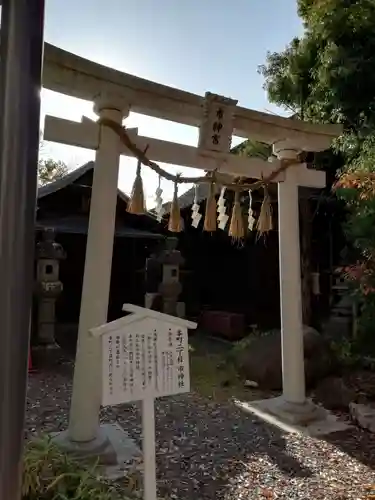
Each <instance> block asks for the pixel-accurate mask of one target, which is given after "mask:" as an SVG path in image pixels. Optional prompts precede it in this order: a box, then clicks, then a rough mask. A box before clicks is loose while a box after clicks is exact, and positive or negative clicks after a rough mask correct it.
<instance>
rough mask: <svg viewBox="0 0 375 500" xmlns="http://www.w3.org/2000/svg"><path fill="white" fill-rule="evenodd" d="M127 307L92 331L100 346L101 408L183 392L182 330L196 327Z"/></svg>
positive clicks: (186, 387)
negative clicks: (127, 312)
mask: <svg viewBox="0 0 375 500" xmlns="http://www.w3.org/2000/svg"><path fill="white" fill-rule="evenodd" d="M124 307H125V306H124ZM127 307H128V308H130V309H131V312H132V313H133V314H131V315H129V316H125V317H124V318H121V319H119V320H116V321H113V322H112V323H108V324H106V325H103V326H101V327H99V328H96V329H94V330H92V332H93V334H94V335H95V336H101V338H102V343H103V350H102V353H103V357H102V404H103V406H109V405H116V404H121V403H128V402H131V401H139V400H143V399H144V398H146V397H152V398H157V397H162V396H170V395H173V394H179V393H184V392H189V391H190V372H189V349H188V328H195V327H196V324H195V323H192V322H189V321H186V320H183V319H180V318H176V317H173V316H169V315H166V314H161V313H158V312H156V311H151V310H149V309H144V308H142V307H137V306H132V305H130V304H129V305H127Z"/></svg>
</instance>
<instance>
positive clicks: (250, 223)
mask: <svg viewBox="0 0 375 500" xmlns="http://www.w3.org/2000/svg"><path fill="white" fill-rule="evenodd" d="M252 204H253V199H252V196H251V190H249V217H248V228H249V231H252V230H253V228H254V223H255V219H254V216H253V209H252Z"/></svg>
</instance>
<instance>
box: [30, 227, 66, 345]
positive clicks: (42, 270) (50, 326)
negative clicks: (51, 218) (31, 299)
mask: <svg viewBox="0 0 375 500" xmlns="http://www.w3.org/2000/svg"><path fill="white" fill-rule="evenodd" d="M54 237H55V234H54V231H53V229H47V230H46V231H44V233H43V238H42V241H40V242H39V243H38V244H37V247H36V258H37V276H36V295H37V297H38V342H39V343H41V344H43V345H53V344H54V343H55V304H56V300H57V298H58V297H59V295H60V294H61V293H62V290H63V284H62V283H61V281H60V280H59V262H60V260H63V259H65V257H66V255H65V252H64V250H63V248H62V246H61V245H60V244H59V243H56V241H55V239H54Z"/></svg>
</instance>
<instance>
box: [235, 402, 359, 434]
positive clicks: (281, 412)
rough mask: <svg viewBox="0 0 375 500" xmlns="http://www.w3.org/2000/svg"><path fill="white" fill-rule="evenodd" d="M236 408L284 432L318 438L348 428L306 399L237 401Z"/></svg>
mask: <svg viewBox="0 0 375 500" xmlns="http://www.w3.org/2000/svg"><path fill="white" fill-rule="evenodd" d="M236 404H237V406H238V407H239V408H241V409H242V410H244V411H246V412H249V413H252V414H254V415H256V416H257V417H259V418H261V419H262V420H265V421H266V422H268V423H270V424H272V425H275V426H276V427H279V428H280V429H282V430H283V431H285V432H301V433H305V434H308V435H310V436H320V435H324V434H330V433H331V432H339V431H344V430H347V429H348V428H349V427H350V426H349V425H348V424H346V423H345V422H342V421H340V420H338V419H337V418H336V417H335V416H334V415H333V414H332V413H330V412H329V411H327V410H325V409H324V408H322V407H320V406H317V405H315V404H313V403H312V402H311V401H310V400H308V399H306V400H305V401H304V403H301V404H298V403H289V402H288V401H286V400H285V398H284V397H283V396H280V397H276V398H270V399H262V400H259V401H252V402H250V403H247V402H244V401H241V402H240V401H238V402H237V403H236Z"/></svg>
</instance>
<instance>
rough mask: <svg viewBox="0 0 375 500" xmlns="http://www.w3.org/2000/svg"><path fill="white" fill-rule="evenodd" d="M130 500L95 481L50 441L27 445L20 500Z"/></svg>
mask: <svg viewBox="0 0 375 500" xmlns="http://www.w3.org/2000/svg"><path fill="white" fill-rule="evenodd" d="M120 499H121V500H131V497H129V496H126V495H125V494H124V492H123V490H122V491H121V490H120V489H119V487H118V486H116V485H114V484H113V483H109V482H106V481H104V480H99V479H98V470H97V465H94V466H92V467H87V466H85V465H84V464H82V463H81V462H79V461H77V460H75V459H73V458H72V457H71V456H69V455H66V454H65V453H63V452H62V451H61V450H60V449H59V448H58V447H57V446H56V445H55V444H54V443H53V442H52V441H51V440H50V439H35V440H31V441H29V442H28V444H27V445H26V449H25V454H24V463H23V477H22V500H120Z"/></svg>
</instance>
